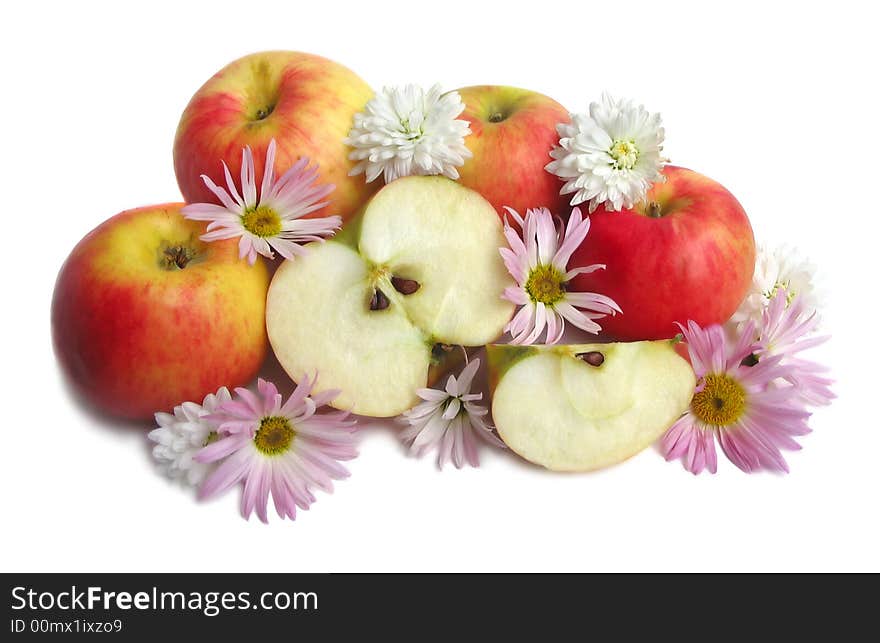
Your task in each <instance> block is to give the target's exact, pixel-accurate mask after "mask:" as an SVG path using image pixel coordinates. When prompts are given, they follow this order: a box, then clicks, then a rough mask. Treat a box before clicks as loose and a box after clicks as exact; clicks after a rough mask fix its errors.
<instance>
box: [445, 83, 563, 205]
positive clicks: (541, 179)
mask: <svg viewBox="0 0 880 643" xmlns="http://www.w3.org/2000/svg"><path fill="white" fill-rule="evenodd" d="M458 93H459V95H460V96H461V99H462V101H463V102H464V104H465V110H464V112H463V113H462V115H461V116H460V117H459V118H461V119H463V120H466V121H468V122H469V123H470V128H471V134H470V135H469V136H468V137H467V138H465V145H467V147H468V149H469V150H470V151H471V152H472V153H473V157H472V158H470V159H468V160H466V161H465V163H464V165H463V166H462V167H461V168H459V174H460V175H461V178H460V182H461V184H462V185H465V186H467V187H469V188H471V189H473V190H476V191H477V192H479V193H480V194H482V195H483V197H484V198H485V199H486V200H487V201H489V203H491V204H492V205H493V206H495V209H496V210H498V212H499V214H501V215H503V214H504V209H503V208H504V206H508V207H511V208H513V209H514V210H516V211H517V212H519V213H520V214H522V215H525V212H526V210H527V209H528V208H539V207H546V208H549V209H550V211H551V212H553V213H554V214H559V215H561V216H567V215H568V213H569V212H570V211H571V207H570V206H569V205H568V200H569V197H565V196H562V195H560V194H559V188H560V187H561V186H562V184H561V183H560V181H559V178H558V177H556V176H554V175H553V174H550V173H549V172H547V170H545V169H544V166H545V165H547V163H549V162H550V160H551V159H550V152H551V150H552V149H553V147H554V146H555V145H556V144H558V143H559V134H557V132H556V125H558V124H559V123H568V122H570V121H571V117H570V114H569V112H568V110H567V109H565V108H564V107H563V106H562V105H560V104H559V103H557V102H556V101H555V100H553V99H552V98H549V97H547V96H544V95H543V94H539V93H537V92H533V91H529V90H527V89H519V88H516V87H506V86H500V85H479V86H474V87H464V88H463V89H459V90H458ZM499 117H501V118H503V120H500V121H498V122H494V119H496V118H499Z"/></svg>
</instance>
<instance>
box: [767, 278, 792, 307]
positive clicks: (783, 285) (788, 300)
mask: <svg viewBox="0 0 880 643" xmlns="http://www.w3.org/2000/svg"><path fill="white" fill-rule="evenodd" d="M780 288H785V306H786V308H787V307H788V306H791V302H792V301H793V300H794V298H795V296H796V295H797V293H796V292H794V291H793V290H791V286H790V284H789V283H788V282H787V281H777V282H776V283H775V284H773V288H772V289H771V290H769V291H767V292H765V293H764V297H766V298H767V299H773V298H774V297H775V296H776V293H777V292H779V289H780Z"/></svg>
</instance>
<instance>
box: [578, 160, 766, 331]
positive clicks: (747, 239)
mask: <svg viewBox="0 0 880 643" xmlns="http://www.w3.org/2000/svg"><path fill="white" fill-rule="evenodd" d="M663 174H664V176H665V177H666V182H665V183H655V184H654V185H653V186H652V188H651V190H650V191H649V192H648V195H647V198H646V199H645V200H644V201H643V202H641V203H639V204H637V205H636V206H635V207H634V208H632V209H630V210H623V211H621V212H608V211H605V209H604V208H602V207H600V208H599V209H598V210H597V211H596V212H594V213H593V214H592V215H590V234H589V235H588V236H587V238H586V239H585V240H584V242H583V243H582V244H581V246H580V247H579V248H578V249H577V250H576V251H575V252H574V255H573V256H572V262H573V263H574V265H581V264H583V263H584V262H586V261H587V260H589V263H600V264H605V265H606V269H605V270H597V271H596V272H593V273H590V274H581V275H578V276H576V277H575V278H574V279H573V281H572V288H573V289H574V290H583V291H589V292H600V293H602V294H603V295H607V296H609V297H611V298H612V299H614V301H616V302H617V303H618V304H619V305H620V307H621V309H622V310H623V314H622V315H616V316H614V317H606V318H605V319H603V320H602V328H603V331H604V333H605V334H606V335H607V336H609V337H612V338H615V339H620V340H638V339H663V338H669V337H673V336H675V335H676V334H677V333H678V332H679V330H678V327H677V326H676V325H675V323H676V322H678V323H681V324H685V323H687V321H688V320H693V321H695V322H697V323H698V324H700V325H701V326H708V325H710V324H721V323H724V322H726V321H727V320H728V319H729V318H730V316H731V315H732V314H733V313H734V312H735V311H736V309H737V307H738V306H739V305H740V303H741V302H742V300H743V297H744V296H745V294H746V292H747V290H748V288H749V284H750V283H751V279H752V273H753V272H754V269H755V237H754V234H753V233H752V227H751V225H750V223H749V219H748V217H747V216H746V213H745V211H744V210H743V208H742V206H741V205H740V203H739V201H737V200H736V197H734V196H733V195H732V194H731V193H730V192H729V191H728V190H727V189H725V188H724V186H722V185H721V184H719V183H717V182H716V181H713V180H712V179H710V178H707V177H705V176H703V175H701V174H698V173H697V172H694V171H693V170H688V169H685V168H682V167H676V166H671V165H667V166H666V167H665V168H664V169H663ZM578 262H580V263H578Z"/></svg>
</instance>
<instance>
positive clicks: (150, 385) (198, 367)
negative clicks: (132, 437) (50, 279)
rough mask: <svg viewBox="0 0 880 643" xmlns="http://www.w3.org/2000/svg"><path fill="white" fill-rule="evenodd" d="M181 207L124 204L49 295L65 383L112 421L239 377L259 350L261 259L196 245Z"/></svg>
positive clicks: (263, 285)
mask: <svg viewBox="0 0 880 643" xmlns="http://www.w3.org/2000/svg"><path fill="white" fill-rule="evenodd" d="M181 207H183V204H179V203H169V204H165V205H156V206H150V207H144V208H138V209H135V210H128V211H126V212H122V213H120V214H117V215H116V216H114V217H112V218H111V219H109V220H107V221H105V222H104V223H102V224H101V225H100V226H98V227H97V228H95V229H94V230H92V231H91V232H90V233H89V234H88V235H86V236H85V238H83V239H82V241H80V242H79V243H78V244H77V245H76V247H75V248H74V249H73V252H71V253H70V256H69V257H68V258H67V261H65V263H64V266H63V267H62V268H61V272H60V274H59V275H58V280H57V282H56V285H55V293H54V295H53V298H52V335H53V340H54V344H55V352H56V354H57V355H58V358H59V360H60V362H61V366H62V368H63V370H64V371H65V373H66V374H67V376H68V378H69V380H70V382H71V384H72V385H73V387H74V389H76V390H77V391H78V392H79V393H80V394H81V395H82V396H83V397H84V398H85V399H86V400H88V401H89V402H90V403H91V404H92V405H94V406H95V407H97V408H98V409H100V410H102V411H104V412H106V413H109V414H112V415H115V416H119V417H125V418H132V419H147V418H152V416H153V414H154V413H155V412H156V411H168V410H170V409H171V408H172V407H174V406H175V405H177V404H180V403H182V402H184V401H186V400H201V399H202V398H203V397H204V396H205V395H206V394H207V393H211V392H214V391H216V390H217V389H218V388H219V387H220V386H228V387H233V386H241V385H244V384H247V383H248V382H249V381H250V380H251V379H252V378H253V377H254V376H255V375H256V373H257V370H258V369H259V368H260V366H261V365H262V363H263V359H264V357H265V355H266V349H267V347H268V346H267V340H266V330H265V303H266V291H267V289H268V286H269V275H268V271H267V270H266V266H265V264H264V263H263V262H262V260H260V261H258V262H257V263H256V264H254V265H253V266H250V265H248V263H247V262H246V261H240V260H239V258H238V244H237V242H236V240H234V239H230V240H227V241H216V242H214V243H204V242H202V241H200V240H199V236H200V235H201V234H203V233H204V232H205V225H204V224H202V223H198V222H195V221H190V220H188V219H185V218H184V217H183V215H182V214H181V212H180V209H181Z"/></svg>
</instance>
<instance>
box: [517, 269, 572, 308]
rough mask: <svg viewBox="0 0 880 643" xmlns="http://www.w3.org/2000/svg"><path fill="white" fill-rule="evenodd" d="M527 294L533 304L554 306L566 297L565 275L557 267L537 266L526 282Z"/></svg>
mask: <svg viewBox="0 0 880 643" xmlns="http://www.w3.org/2000/svg"><path fill="white" fill-rule="evenodd" d="M526 292H527V293H528V295H529V297H530V298H531V299H532V301H533V302H535V303H538V302H539V301H540V302H541V303H543V304H544V305H545V306H552V305H553V304H555V303H557V302H558V301H559V300H561V299H562V298H563V297H565V274H564V273H562V272H560V271H559V270H558V269H557V268H556V267H555V266H552V265H550V266H536V267H535V268H533V269H532V271H531V272H530V273H529V278H528V279H527V280H526Z"/></svg>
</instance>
